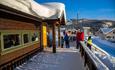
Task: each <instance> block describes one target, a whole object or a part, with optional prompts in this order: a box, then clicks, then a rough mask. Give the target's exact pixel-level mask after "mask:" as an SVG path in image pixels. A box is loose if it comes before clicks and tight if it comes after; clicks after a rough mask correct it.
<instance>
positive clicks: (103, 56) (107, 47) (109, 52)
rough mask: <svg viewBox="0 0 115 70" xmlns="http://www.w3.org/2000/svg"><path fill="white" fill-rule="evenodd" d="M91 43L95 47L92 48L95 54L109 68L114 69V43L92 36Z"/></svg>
mask: <svg viewBox="0 0 115 70" xmlns="http://www.w3.org/2000/svg"><path fill="white" fill-rule="evenodd" d="M93 44H94V45H95V47H97V49H98V50H97V49H96V50H94V49H93V50H92V51H93V52H94V53H95V55H96V56H97V57H98V58H99V59H100V60H101V61H102V62H103V63H104V64H105V65H106V66H107V67H108V68H109V69H110V70H115V43H112V42H109V41H106V40H101V39H100V38H99V37H93Z"/></svg>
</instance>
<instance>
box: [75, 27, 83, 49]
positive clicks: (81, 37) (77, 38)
mask: <svg viewBox="0 0 115 70" xmlns="http://www.w3.org/2000/svg"><path fill="white" fill-rule="evenodd" d="M80 41H84V32H81V31H80V29H78V31H77V34H76V44H77V45H76V48H77V49H79V47H80Z"/></svg>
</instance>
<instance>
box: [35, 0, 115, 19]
mask: <svg viewBox="0 0 115 70" xmlns="http://www.w3.org/2000/svg"><path fill="white" fill-rule="evenodd" d="M36 1H37V2H38V3H45V2H62V3H64V4H65V6H66V15H67V19H72V18H77V13H79V18H87V19H110V20H115V0H36Z"/></svg>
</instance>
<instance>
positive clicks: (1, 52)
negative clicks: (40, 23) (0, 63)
mask: <svg viewBox="0 0 115 70" xmlns="http://www.w3.org/2000/svg"><path fill="white" fill-rule="evenodd" d="M35 32H37V33H38V41H33V42H32V41H31V37H32V34H33V33H35ZM8 34H19V40H20V41H19V42H20V45H17V46H13V47H9V48H6V49H4V42H3V41H4V38H3V36H4V35H8ZM24 34H28V36H29V37H28V38H29V42H28V43H24V40H23V35H24ZM39 42H40V31H39V30H0V55H4V54H7V53H10V52H13V51H16V50H19V49H22V48H25V47H28V46H31V45H34V44H36V43H39Z"/></svg>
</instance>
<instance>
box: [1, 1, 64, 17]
mask: <svg viewBox="0 0 115 70" xmlns="http://www.w3.org/2000/svg"><path fill="white" fill-rule="evenodd" d="M0 4H3V5H6V6H9V7H11V8H14V9H16V10H20V11H22V12H25V13H28V14H31V15H34V16H38V17H40V18H42V19H58V18H61V17H62V16H63V15H64V19H65V18H66V16H65V15H66V14H65V5H64V4H63V3H58V2H53V3H45V4H39V3H37V2H35V1H34V0H0Z"/></svg>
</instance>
